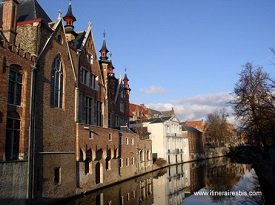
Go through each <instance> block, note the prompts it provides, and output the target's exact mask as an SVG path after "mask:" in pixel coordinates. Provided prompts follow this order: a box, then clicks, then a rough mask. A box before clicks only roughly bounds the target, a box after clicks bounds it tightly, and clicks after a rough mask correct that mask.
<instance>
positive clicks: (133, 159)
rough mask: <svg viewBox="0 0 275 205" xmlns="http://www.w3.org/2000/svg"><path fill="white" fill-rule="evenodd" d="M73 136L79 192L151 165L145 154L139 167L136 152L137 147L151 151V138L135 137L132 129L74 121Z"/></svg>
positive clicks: (109, 182) (132, 174) (133, 173)
mask: <svg viewBox="0 0 275 205" xmlns="http://www.w3.org/2000/svg"><path fill="white" fill-rule="evenodd" d="M76 138H77V142H76V150H77V153H76V160H77V170H78V173H77V183H78V187H79V188H80V189H79V190H78V191H80V192H84V191H89V190H93V189H95V188H99V187H102V186H104V185H108V184H111V183H115V182H118V181H121V180H123V179H126V178H129V177H133V176H135V175H137V174H140V173H143V172H145V171H149V170H150V169H151V160H147V158H146V157H145V160H144V161H142V168H140V169H139V167H140V165H139V164H140V163H141V162H139V154H138V153H139V150H140V149H146V150H150V151H151V149H152V142H151V141H150V140H148V141H146V140H139V136H138V135H137V134H135V133H131V132H125V131H120V130H116V129H110V128H109V129H107V128H102V127H96V126H89V125H85V124H77V137H76ZM145 153H146V151H145ZM150 159H151V158H150ZM98 177H99V178H100V180H99V179H98ZM97 180H99V181H97Z"/></svg>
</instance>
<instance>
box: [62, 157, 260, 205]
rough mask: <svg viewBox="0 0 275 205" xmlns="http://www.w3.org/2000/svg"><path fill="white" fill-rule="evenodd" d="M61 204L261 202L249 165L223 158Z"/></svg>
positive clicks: (186, 165) (164, 171)
mask: <svg viewBox="0 0 275 205" xmlns="http://www.w3.org/2000/svg"><path fill="white" fill-rule="evenodd" d="M58 204H64V205H180V204H185V205H186V204H187V205H197V204H205V205H209V204H215V205H219V204H232V205H233V204H234V205H235V204H264V202H263V197H262V195H261V191H260V185H259V182H258V178H257V175H256V174H255V172H254V169H252V168H251V166H250V165H244V164H236V163H230V162H229V160H227V159H226V158H215V159H209V160H204V161H198V162H189V163H184V164H179V165H175V166H170V167H168V168H165V169H162V170H159V171H155V172H153V173H149V174H146V175H144V176H141V177H137V178H135V179H131V180H129V181H126V182H123V183H121V184H117V185H114V186H111V187H108V188H106V189H102V190H100V191H96V192H93V193H90V194H87V195H85V196H82V197H79V198H76V199H72V200H70V201H66V202H59V203H58Z"/></svg>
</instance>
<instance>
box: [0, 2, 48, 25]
mask: <svg viewBox="0 0 275 205" xmlns="http://www.w3.org/2000/svg"><path fill="white" fill-rule="evenodd" d="M18 2H19V4H18V8H17V17H16V19H17V22H21V21H28V20H33V19H37V18H42V19H43V20H44V22H45V23H49V22H51V21H52V20H51V19H50V17H49V16H48V14H47V13H46V12H45V11H44V10H43V8H42V7H41V6H40V5H39V3H38V2H37V1H36V0H18ZM2 14H3V3H1V4H0V21H2Z"/></svg>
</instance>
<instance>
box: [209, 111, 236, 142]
mask: <svg viewBox="0 0 275 205" xmlns="http://www.w3.org/2000/svg"><path fill="white" fill-rule="evenodd" d="M227 116H228V114H227V113H226V112H225V110H224V109H222V110H219V111H216V112H214V113H210V114H208V115H207V117H206V121H205V133H204V134H205V143H206V144H208V145H210V146H214V147H220V146H224V145H225V144H226V143H227V142H228V141H229V140H230V139H229V138H230V135H231V132H230V130H229V127H228V123H227Z"/></svg>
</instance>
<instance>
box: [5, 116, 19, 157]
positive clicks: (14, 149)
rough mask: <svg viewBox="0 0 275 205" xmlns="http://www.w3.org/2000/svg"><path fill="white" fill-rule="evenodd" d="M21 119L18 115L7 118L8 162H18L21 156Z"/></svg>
mask: <svg viewBox="0 0 275 205" xmlns="http://www.w3.org/2000/svg"><path fill="white" fill-rule="evenodd" d="M19 138H20V117H19V115H18V114H17V113H15V115H14V116H12V118H11V117H8V118H7V132H6V160H16V159H18V154H19Z"/></svg>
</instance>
